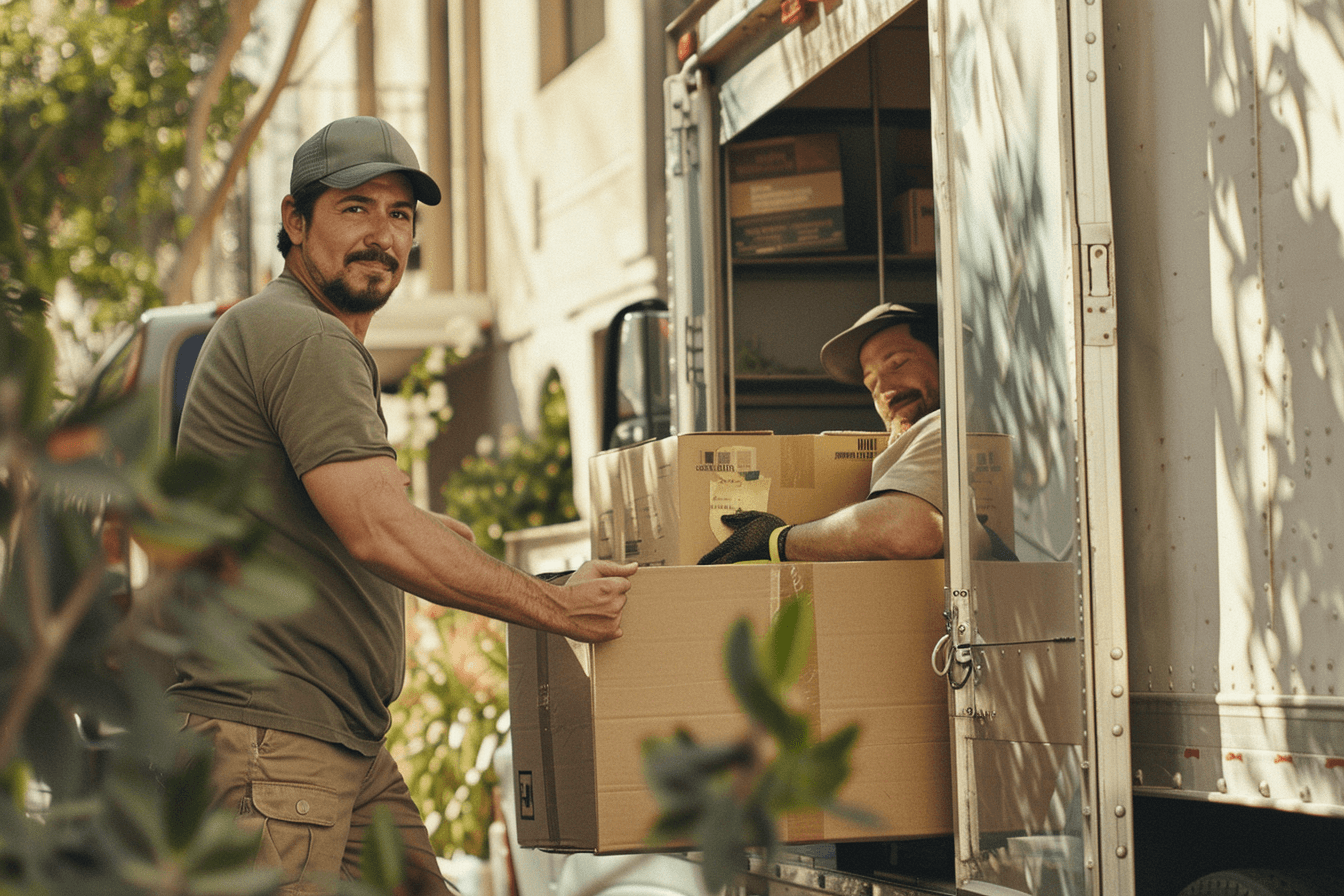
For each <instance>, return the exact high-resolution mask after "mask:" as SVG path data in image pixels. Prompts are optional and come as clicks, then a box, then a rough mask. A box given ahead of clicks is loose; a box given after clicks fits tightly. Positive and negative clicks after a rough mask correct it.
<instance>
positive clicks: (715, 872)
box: [695, 793, 748, 893]
mask: <svg viewBox="0 0 1344 896" xmlns="http://www.w3.org/2000/svg"><path fill="white" fill-rule="evenodd" d="M745 821H746V820H745V817H744V814H743V811H742V806H741V805H740V804H739V803H738V802H737V800H735V799H734V798H733V795H732V794H731V793H723V794H719V795H717V796H716V797H715V798H714V799H712V800H710V801H709V802H708V803H707V804H706V806H705V812H704V814H703V815H702V816H701V819H700V824H699V826H698V829H697V831H696V838H695V842H696V843H697V844H698V845H699V846H700V849H701V850H702V858H703V861H702V864H701V866H700V873H701V875H702V876H703V878H704V881H705V889H707V890H708V891H709V892H711V893H717V892H719V891H720V890H722V889H723V888H724V887H727V886H729V885H730V884H732V883H733V882H734V881H735V880H736V878H737V876H738V874H740V873H741V872H743V871H746V870H747V868H748V862H747V853H746V847H747V846H748V844H747V843H746V841H745V839H744V834H745V832H746V823H745Z"/></svg>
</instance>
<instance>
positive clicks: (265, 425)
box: [169, 274, 406, 755]
mask: <svg viewBox="0 0 1344 896" xmlns="http://www.w3.org/2000/svg"><path fill="white" fill-rule="evenodd" d="M378 391H379V383H378V370H377V368H376V367H375V366H374V362H373V358H372V356H370V355H369V353H368V351H367V350H366V349H365V348H364V346H363V344H362V343H360V341H359V340H358V339H356V338H355V336H354V334H352V333H351V332H350V330H349V329H348V328H347V327H346V326H345V324H343V323H342V322H341V321H340V320H339V319H338V318H336V317H335V316H334V315H332V314H330V313H328V312H327V311H325V310H324V309H323V308H322V307H321V306H320V305H318V304H317V302H316V301H315V300H314V299H313V298H312V296H311V295H310V294H309V293H308V291H307V290H306V289H305V288H304V287H303V286H302V285H301V284H300V283H299V282H298V281H297V280H296V279H294V278H293V277H291V276H289V275H288V274H283V275H281V276H280V277H279V278H277V279H276V280H274V281H272V282H271V283H270V284H268V285H267V286H266V288H265V289H263V290H262V291H261V292H260V293H258V294H257V295H256V296H253V297H252V298H249V299H246V300H244V301H242V302H240V303H238V304H237V305H235V306H234V307H233V308H230V309H229V310H228V311H226V312H225V313H224V314H223V315H222V316H221V317H220V319H219V320H218V321H217V322H216V323H215V326H214V327H213V328H212V329H211V331H210V335H209V337H208V338H207V339H206V342H205V345H204V346H203V347H202V349H201V355H200V360H199V361H198V362H197V366H196V371H195V373H194V374H193V377H192V382H191V387H190V389H189V391H188V392H187V400H186V405H185V407H184V408H183V411H182V427H181V431H180V434H179V436H178V451H179V453H186V452H197V453H201V454H205V455H209V456H212V457H215V458H219V459H227V458H233V457H237V456H239V455H247V456H249V457H250V458H251V459H252V460H251V461H250V462H249V467H250V468H251V469H254V470H255V471H256V474H257V475H258V476H259V477H260V480H261V483H262V485H263V486H264V487H265V488H264V491H265V493H267V494H268V495H269V500H268V501H267V502H266V504H265V506H257V507H253V508H250V509H251V510H252V512H253V513H255V514H256V515H257V516H259V517H260V518H261V519H262V520H263V521H264V522H266V523H267V524H268V525H269V526H270V527H271V529H272V530H273V534H272V535H271V536H270V541H269V546H270V547H271V548H272V549H273V550H274V551H275V552H276V553H278V554H279V555H280V556H282V557H284V558H286V559H288V560H290V561H292V562H293V563H294V564H296V565H297V566H298V567H299V568H300V569H302V570H303V571H304V572H305V573H306V574H307V575H308V577H309V578H310V579H311V580H312V581H313V583H314V584H315V586H316V603H315V604H314V605H313V606H312V607H310V608H309V609H308V610H306V611H304V612H303V613H300V614H298V615H297V616H291V617H289V618H282V619H268V620H261V621H258V622H256V623H255V625H254V627H253V631H252V640H253V642H254V643H255V645H256V646H257V647H259V648H260V649H261V651H262V652H263V653H264V654H265V656H266V657H267V658H268V660H269V661H270V664H271V666H272V667H273V668H274V669H275V671H276V673H277V675H276V676H275V677H273V678H272V679H270V680H267V681H263V682H252V681H240V680H237V679H236V678H230V677H228V676H226V675H223V674H221V673H220V672H219V671H217V670H216V669H214V668H213V667H212V666H211V665H210V664H208V663H206V662H205V661H204V660H202V659H201V658H199V657H187V658H184V659H183V660H181V661H179V663H178V681H177V683H176V684H174V685H173V686H172V687H171V688H170V689H169V691H170V693H171V694H172V696H173V699H174V704H175V706H176V707H177V708H178V709H180V710H182V711H184V712H192V713H199V714H201V715H206V716H210V717H213V718H219V719H225V720H228V721H234V722H241V723H244V724H249V725H256V726H258V727H263V728H276V729H279V730H283V731H290V732H294V733H297V734H302V735H306V736H308V737H314V738H318V739H320V740H323V741H327V742H330V743H337V744H342V745H344V746H346V747H349V748H351V749H353V750H357V751H359V752H360V753H363V754H365V755H374V753H375V752H376V751H377V749H378V746H379V744H380V743H381V740H382V738H383V735H384V734H385V733H386V732H387V727H388V711H387V706H388V704H389V703H391V701H392V700H393V699H394V698H395V697H396V696H397V694H398V693H399V692H400V690H401V684H402V681H403V679H404V676H405V663H406V658H405V616H404V606H403V596H402V592H401V590H400V589H398V588H396V587H395V586H393V585H390V584H388V583H387V582H385V581H383V580H382V579H380V578H378V577H377V576H375V575H374V574H373V573H372V572H370V571H369V570H368V569H366V568H365V567H364V566H362V565H361V564H360V563H359V562H358V561H356V560H355V559H354V558H353V557H352V556H351V555H350V553H349V552H348V551H347V550H346V549H345V547H344V546H343V545H342V544H341V542H340V540H339V539H338V538H337V537H336V534H335V533H334V532H333V531H332V530H331V527H330V526H328V525H327V523H326V521H325V520H323V519H322V516H321V514H319V513H318V511H317V508H316V507H315V506H314V505H313V503H312V501H311V500H310V499H309V497H308V493H307V491H306V490H305V489H304V487H303V484H302V482H301V481H300V477H302V476H303V475H304V474H305V473H307V472H309V471H310V470H313V469H315V468H317V467H320V466H322V465H324V464H328V463H333V462H339V461H351V460H359V459H363V458H368V457H374V456H379V455H385V456H388V457H395V456H396V452H395V451H394V449H393V448H392V446H391V445H390V444H389V443H388V440H387V425H386V422H385V421H384V419H383V415H382V408H381V405H380V403H379V400H378Z"/></svg>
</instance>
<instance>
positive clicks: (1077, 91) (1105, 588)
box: [929, 0, 1134, 894]
mask: <svg viewBox="0 0 1344 896" xmlns="http://www.w3.org/2000/svg"><path fill="white" fill-rule="evenodd" d="M959 2H960V0H930V5H929V31H930V51H931V54H932V64H931V69H932V82H933V83H932V85H931V86H932V91H933V104H934V113H933V129H934V135H933V140H934V165H935V173H936V176H935V208H936V210H937V213H938V215H939V225H938V240H939V244H938V257H939V265H938V271H939V302H940V310H941V314H942V315H943V319H942V332H943V333H944V337H943V338H944V354H943V370H944V413H945V431H944V436H945V445H944V450H945V460H946V469H947V474H948V476H947V480H948V490H949V494H948V502H947V522H948V527H947V530H948V532H949V533H950V535H949V543H948V563H947V574H948V596H949V636H950V638H951V639H952V644H953V645H954V647H955V648H956V649H955V650H954V654H953V658H954V660H955V661H954V662H953V663H952V665H953V667H954V668H953V670H951V672H950V676H949V677H950V678H951V679H953V680H964V681H965V682H966V683H967V684H968V686H967V687H963V688H957V689H955V690H954V712H953V723H952V724H953V743H954V763H953V768H954V776H955V777H956V778H957V781H956V784H955V786H956V788H957V795H958V799H957V801H956V807H957V810H956V811H957V816H958V817H957V819H956V821H957V840H958V868H957V883H958V886H959V888H962V889H963V891H964V892H967V893H986V894H988V893H1001V892H1008V891H1005V890H1003V889H1002V888H1001V887H1000V886H998V885H995V884H992V883H989V882H987V881H979V880H977V879H976V878H977V877H978V875H977V874H976V872H975V870H974V869H975V867H976V866H975V863H976V855H975V847H976V844H977V843H978V842H979V838H978V834H979V832H978V830H977V805H978V797H977V781H976V771H975V765H974V762H973V760H972V755H971V754H972V747H971V745H972V743H973V742H974V741H975V739H976V731H977V726H978V723H979V721H980V720H981V719H983V717H984V716H985V714H986V712H987V710H986V708H985V707H983V706H980V705H977V701H976V686H975V681H976V678H977V674H976V670H975V669H973V668H972V665H973V664H974V663H975V662H976V659H975V658H974V657H973V654H972V648H973V647H974V646H975V645H974V641H975V633H976V625H975V619H974V616H975V606H976V603H977V600H983V599H985V597H986V595H976V593H975V587H976V585H975V582H976V578H975V576H974V574H973V571H972V561H971V559H970V555H969V540H968V538H967V537H966V534H965V533H966V532H967V531H968V527H969V525H970V524H971V520H970V519H969V518H968V516H967V514H966V511H965V506H966V502H965V501H964V500H963V497H962V495H961V494H960V491H961V489H962V488H963V487H965V484H966V483H967V481H968V475H969V474H968V471H967V470H965V469H963V466H964V465H965V463H966V453H965V439H966V432H965V417H966V414H965V408H964V407H961V406H959V405H960V404H961V403H963V402H964V400H965V397H966V395H967V385H966V381H965V375H966V364H965V360H964V357H963V352H964V346H963V344H962V340H960V339H949V338H948V336H947V334H949V333H958V332H960V331H961V328H962V326H963V314H962V306H961V303H962V296H961V294H960V292H959V288H958V276H957V273H956V271H957V269H958V265H959V263H960V262H959V258H958V232H957V231H958V228H959V227H961V226H965V224H966V222H965V221H963V220H961V219H960V218H959V216H958V213H957V211H956V209H957V208H958V206H957V205H956V203H957V202H958V199H957V195H956V193H957V190H958V189H959V188H966V189H970V188H969V187H966V186H965V185H962V184H958V183H957V182H956V172H957V170H958V169H957V159H956V158H955V149H954V143H955V137H956V136H957V135H955V134H954V133H953V130H954V128H955V127H956V125H955V122H956V121H958V120H959V118H958V117H959V116H961V115H966V114H969V111H968V110H966V109H956V108H953V105H954V103H956V102H958V101H961V102H965V101H966V100H967V99H968V94H973V92H974V91H973V89H968V88H967V86H966V85H965V84H961V85H954V83H953V82H954V79H956V78H958V77H961V78H963V79H967V77H968V73H967V72H966V71H959V72H953V71H952V67H953V66H954V65H956V64H958V62H959V60H953V59H951V58H950V54H952V53H954V52H956V50H955V49H954V48H951V47H950V46H949V43H950V41H951V40H952V36H951V35H950V34H949V28H950V27H951V22H952V14H953V12H954V8H955V7H956V6H957V5H958V4H959ZM970 6H971V5H970V4H966V5H963V6H962V7H961V9H960V10H956V11H957V12H960V13H961V14H962V16H963V20H965V19H970V18H974V17H975V16H976V15H977V12H976V11H974V10H972V9H971V8H970ZM981 11H983V7H982V8H981ZM1055 19H1056V26H1057V30H1056V34H1057V35H1059V36H1060V38H1061V39H1060V41H1059V44H1058V46H1057V49H1058V53H1059V57H1058V58H1059V84H1058V89H1059V110H1058V111H1059V117H1058V119H1057V121H1058V124H1059V129H1058V131H1055V132H1053V133H1055V134H1057V135H1058V137H1059V149H1060V153H1061V162H1062V164H1061V166H1060V169H1059V173H1060V176H1061V178H1062V179H1063V181H1064V182H1063V184H1062V190H1061V192H1062V194H1063V196H1064V199H1065V201H1064V202H1063V203H1062V204H1061V205H1062V208H1063V211H1064V215H1065V218H1066V220H1065V221H1064V224H1063V227H1062V232H1063V234H1064V235H1065V238H1066V239H1067V240H1068V241H1069V245H1068V246H1067V247H1066V249H1067V251H1066V252H1065V253H1064V254H1062V255H1061V256H1060V257H1061V258H1063V259H1066V260H1067V261H1066V264H1067V263H1071V266H1072V270H1071V271H1067V272H1061V273H1062V275H1063V279H1064V280H1065V281H1066V284H1067V288H1068V290H1069V291H1070V292H1071V294H1072V295H1071V299H1072V305H1073V317H1074V320H1073V324H1072V326H1073V329H1074V331H1075V332H1074V333H1073V335H1072V338H1071V339H1070V344H1071V345H1073V346H1074V349H1073V358H1072V359H1070V361H1069V366H1070V368H1071V370H1072V378H1073V379H1074V385H1073V390H1074V399H1073V405H1074V406H1073V408H1072V413H1073V414H1074V415H1075V420H1074V424H1073V430H1074V437H1075V439H1076V442H1075V450H1076V452H1077V459H1076V470H1077V485H1076V488H1077V505H1078V511H1079V519H1078V529H1079V531H1078V537H1079V539H1080V541H1079V544H1078V547H1077V551H1076V554H1077V556H1076V560H1077V563H1078V564H1079V577H1078V585H1079V594H1078V614H1079V644H1078V647H1079V649H1080V650H1081V656H1082V679H1081V680H1082V685H1083V690H1084V694H1083V695H1082V697H1083V700H1082V712H1083V719H1084V730H1083V743H1082V747H1083V750H1082V762H1081V778H1082V788H1083V793H1082V805H1081V815H1082V830H1083V833H1084V843H1083V851H1084V856H1083V866H1084V870H1085V873H1084V879H1085V881H1086V882H1085V884H1084V891H1085V892H1089V893H1100V892H1103V891H1104V892H1106V893H1108V894H1111V893H1115V894H1121V893H1133V886H1134V873H1133V856H1132V843H1133V822H1132V796H1131V788H1130V784H1129V768H1130V757H1129V712H1128V667H1127V662H1128V658H1127V650H1126V634H1125V604H1124V593H1125V592H1124V580H1123V564H1122V545H1121V540H1120V539H1121V520H1120V482H1119V473H1118V469H1119V467H1118V463H1119V439H1118V433H1117V425H1118V407H1117V391H1116V377H1117V374H1116V362H1117V352H1116V346H1115V342H1116V331H1115V314H1114V301H1115V296H1114V290H1113V288H1112V284H1113V283H1114V265H1115V259H1114V252H1113V246H1112V240H1111V215H1110V189H1109V173H1108V160H1107V152H1106V125H1105V80H1104V74H1105V70H1104V66H1103V59H1102V56H1103V51H1102V42H1101V39H1100V36H1101V34H1102V28H1101V3H1100V0H1057V2H1056V3H1055ZM977 25H979V26H980V27H982V28H984V30H986V31H989V30H991V29H989V28H988V27H987V26H986V24H985V23H984V22H983V21H982V22H978V23H977ZM996 36H1001V35H992V36H991V37H996ZM983 55H986V54H980V56H977V58H976V61H975V63H974V64H975V65H976V66H980V65H982V64H983V65H984V67H985V69H989V68H992V66H993V65H994V64H995V62H996V60H986V59H984V58H982V57H983ZM1012 62H1013V61H1012V60H1008V62H1007V64H1010V65H1011V64H1012ZM977 74H978V75H979V76H980V77H982V78H983V77H985V72H984V71H979V72H977ZM990 77H991V78H992V75H991V76H990ZM958 87H959V88H960V91H958V89H957V88H958ZM958 92H960V94H961V95H960V96H958V95H957V94H958ZM1000 111H1001V110H1000ZM1043 118H1044V116H1043ZM1039 124H1040V131H1041V132H1042V136H1043V139H1049V138H1050V136H1051V133H1052V132H1051V129H1050V128H1049V127H1048V126H1046V125H1047V122H1046V121H1044V120H1041V121H1040V122H1039ZM949 387H951V388H949ZM955 533H960V534H961V537H960V538H957V537H954V534H955ZM1013 892H1015V891H1013Z"/></svg>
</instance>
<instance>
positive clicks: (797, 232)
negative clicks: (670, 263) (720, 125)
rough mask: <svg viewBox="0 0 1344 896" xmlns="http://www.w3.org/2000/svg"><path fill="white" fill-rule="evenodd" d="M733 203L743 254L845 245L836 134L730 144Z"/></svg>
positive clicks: (737, 249) (736, 247)
mask: <svg viewBox="0 0 1344 896" xmlns="http://www.w3.org/2000/svg"><path fill="white" fill-rule="evenodd" d="M728 181H729V186H728V207H729V214H730V216H731V218H732V241H733V253H734V254H735V255H736V256H738V257H751V256H760V255H783V254H789V253H800V252H836V251H841V250H843V249H844V248H845V207H844V206H845V201H844V185H843V181H842V177H841V172H840V141H839V138H838V137H837V136H836V135H835V134H802V135H799V136H795V137H775V138H771V139H768V140H754V141H751V142H748V143H737V144H733V145H731V146H729V148H728Z"/></svg>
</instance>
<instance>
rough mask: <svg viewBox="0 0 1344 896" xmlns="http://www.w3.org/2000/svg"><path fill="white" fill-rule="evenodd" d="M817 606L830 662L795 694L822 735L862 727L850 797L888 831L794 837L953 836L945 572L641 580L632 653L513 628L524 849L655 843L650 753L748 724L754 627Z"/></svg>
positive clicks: (835, 568)
mask: <svg viewBox="0 0 1344 896" xmlns="http://www.w3.org/2000/svg"><path fill="white" fill-rule="evenodd" d="M803 592H805V593H808V594H810V595H811V597H812V603H813V608H814V613H815V619H816V635H815V655H814V660H813V662H812V663H810V664H809V667H808V669H807V670H806V671H805V672H804V674H803V676H802V677H801V679H800V682H799V685H798V687H797V688H796V689H795V693H794V697H795V699H796V701H797V705H798V706H800V708H802V709H804V710H805V711H806V712H807V713H808V715H809V716H810V717H811V720H812V723H813V730H814V732H816V733H820V734H822V735H825V734H829V733H832V732H834V731H836V730H838V729H839V728H841V727H843V726H844V725H847V724H849V723H850V722H855V721H857V722H859V723H861V725H862V732H861V734H860V737H859V741H858V744H857V746H856V748H855V752H854V757H853V772H852V774H851V776H850V779H849V781H848V783H847V784H846V785H845V788H844V789H843V791H842V792H841V801H842V802H844V803H847V804H852V805H856V806H861V807H863V808H866V809H867V810H868V811H870V812H873V813H875V814H876V815H877V816H878V817H879V818H881V819H882V822H881V825H880V827H878V828H871V827H865V826H861V825H858V824H855V823H853V822H849V821H846V820H844V819H841V818H839V817H836V816H833V815H828V814H823V813H821V812H803V813H794V814H792V815H789V816H787V817H786V818H785V819H784V822H783V827H782V830H781V836H782V838H783V839H784V840H785V841H786V842H790V843H808V842H820V841H839V840H854V839H893V838H908V837H926V836H934V835H941V834H946V833H948V832H949V831H950V830H951V785H950V781H951V777H950V775H951V770H950V761H951V760H950V757H951V750H950V747H949V744H948V730H949V720H948V698H947V693H948V692H947V686H946V684H945V683H944V681H943V679H941V678H939V677H938V676H937V675H935V674H934V672H933V670H932V669H931V668H930V666H929V659H928V657H929V653H930V651H931V650H932V648H933V645H934V643H935V642H936V641H937V640H938V638H939V636H940V635H942V633H943V625H944V623H943V616H942V610H943V564H942V561H940V560H917V561H882V562H864V563H815V564H813V563H784V564H748V565H738V566H704V567H694V566H693V567H667V568H652V569H641V570H640V571H639V572H638V573H636V574H635V577H634V579H633V587H632V588H631V591H630V597H629V602H628V603H627V605H626V610H625V616H624V619H623V628H624V630H625V634H624V636H623V637H621V638H620V639H619V640H616V641H613V642H611V643H608V644H602V645H598V646H596V647H594V646H592V645H586V644H577V643H574V642H571V641H567V640H566V639H564V638H562V637H559V636H556V635H548V634H544V633H541V632H536V631H533V630H531V629H526V628H521V627H518V626H510V628H509V703H510V715H511V720H512V722H511V724H512V737H513V757H514V773H515V775H516V776H517V780H516V781H515V785H516V793H517V805H516V806H515V811H516V812H517V819H518V839H519V842H520V843H521V844H523V845H524V846H533V847H545V848H553V849H568V850H584V851H587V850H592V851H596V852H628V851H634V850H639V849H642V848H647V846H648V844H647V843H646V842H645V839H644V838H645V835H646V833H647V832H648V830H649V829H650V826H651V825H652V823H653V821H654V818H655V817H656V815H657V806H656V803H655V801H654V798H653V795H652V794H651V792H650V791H649V788H648V786H647V784H646V782H645V779H644V774H643V768H642V764H641V754H640V747H641V744H642V743H643V741H644V740H645V739H646V738H649V737H667V736H669V735H671V734H672V733H674V731H675V730H676V729H677V728H678V727H684V728H686V729H687V730H689V731H690V732H691V733H692V734H693V735H695V736H696V737H697V738H698V739H700V740H702V741H726V740H730V739H733V738H736V737H739V736H741V735H742V734H743V732H744V731H745V730H746V718H745V716H743V714H742V712H741V710H740V709H739V708H738V706H737V703H736V700H735V699H734V698H733V696H732V694H731V691H730V688H729V685H728V682H727V679H726V676H725V674H724V664H723V650H724V638H725V636H726V633H727V631H728V629H729V627H730V626H731V624H732V623H733V621H734V620H736V619H737V618H739V617H743V616H745V617H746V618H748V619H750V620H751V621H752V623H753V626H754V627H755V628H756V630H757V631H758V632H760V631H763V630H764V628H765V626H766V625H767V624H768V622H769V620H770V618H771V613H772V612H773V611H774V609H776V608H777V607H778V606H779V605H780V602H781V601H782V600H783V599H785V598H787V597H789V596H791V595H794V594H797V593H803Z"/></svg>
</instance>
